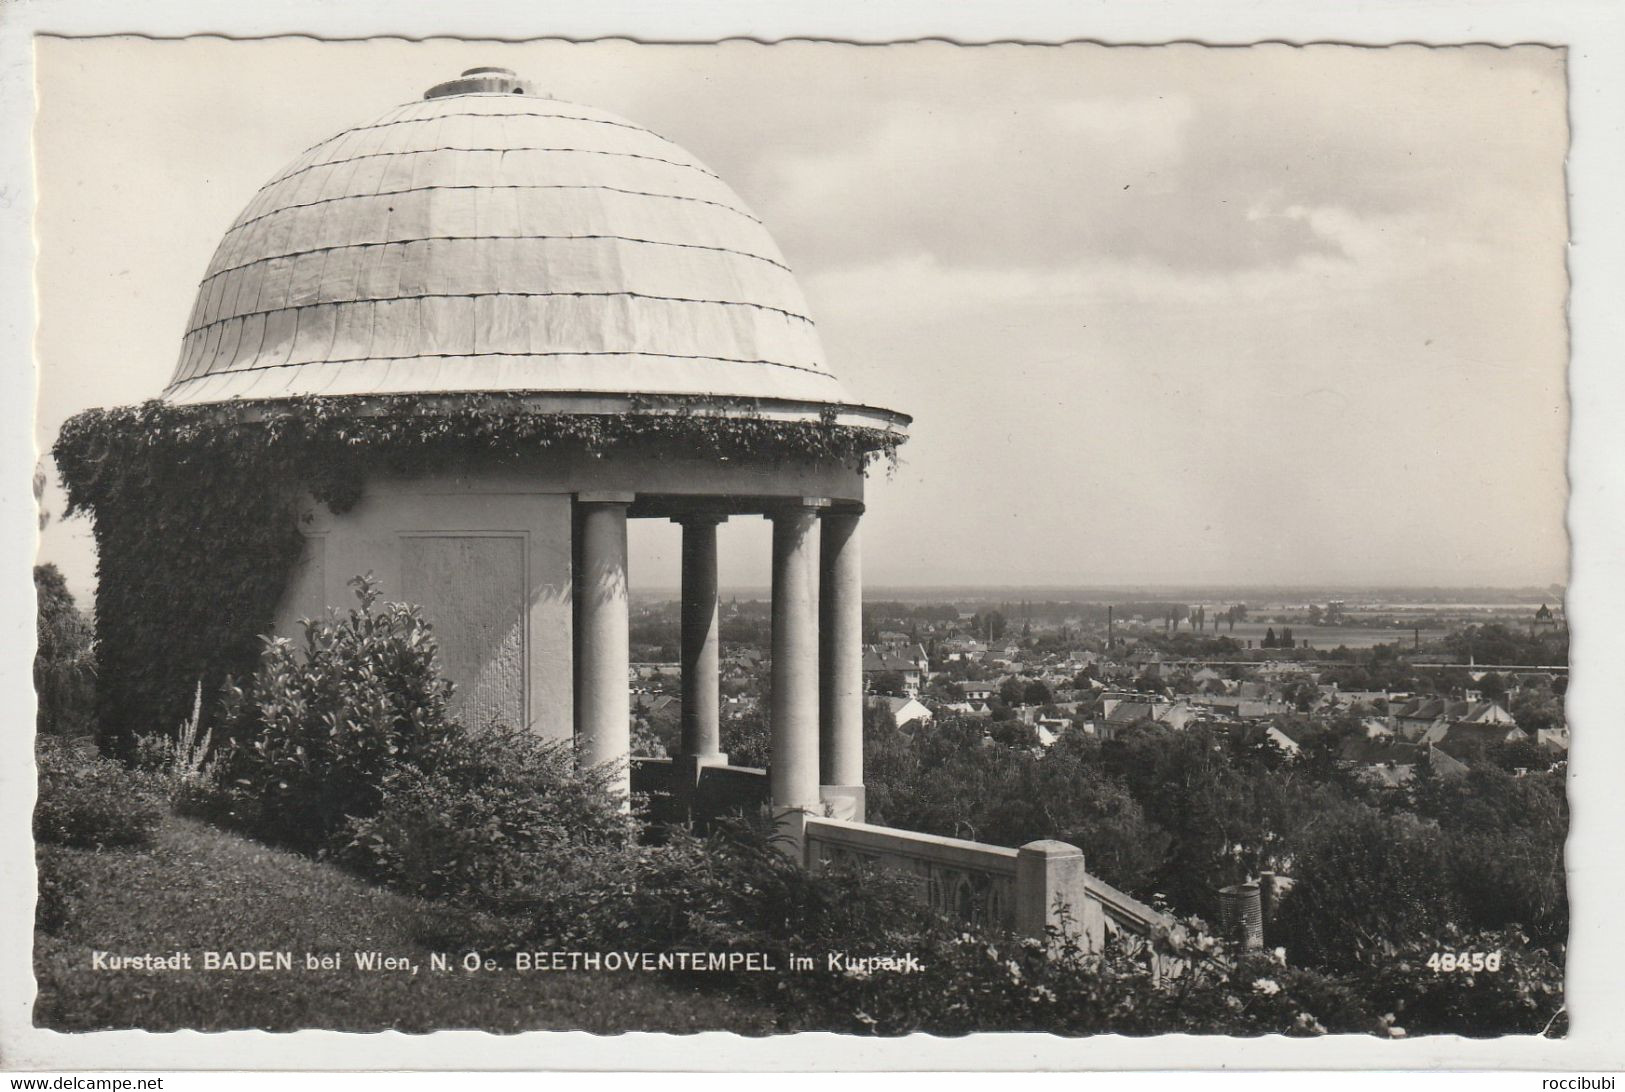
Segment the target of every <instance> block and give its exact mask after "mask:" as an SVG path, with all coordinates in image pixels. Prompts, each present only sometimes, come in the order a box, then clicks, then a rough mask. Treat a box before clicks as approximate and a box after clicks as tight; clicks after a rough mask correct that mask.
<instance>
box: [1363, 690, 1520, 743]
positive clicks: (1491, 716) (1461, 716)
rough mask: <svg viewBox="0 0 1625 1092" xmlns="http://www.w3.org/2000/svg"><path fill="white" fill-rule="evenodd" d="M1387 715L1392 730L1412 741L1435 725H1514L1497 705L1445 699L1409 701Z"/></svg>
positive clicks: (1507, 713) (1414, 699) (1419, 737)
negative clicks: (1391, 723) (1390, 721)
mask: <svg viewBox="0 0 1625 1092" xmlns="http://www.w3.org/2000/svg"><path fill="white" fill-rule="evenodd" d="M1391 715H1392V717H1393V720H1394V728H1395V730H1396V731H1398V733H1399V734H1400V735H1401V736H1403V737H1404V738H1405V739H1408V740H1413V741H1414V740H1419V739H1422V738H1423V737H1424V736H1425V735H1427V733H1428V731H1429V730H1430V729H1432V728H1433V727H1435V726H1436V725H1448V724H1503V725H1508V726H1511V725H1514V724H1516V723H1517V722H1516V721H1515V720H1514V719H1513V716H1512V714H1511V713H1509V712H1507V711H1506V710H1505V709H1503V708H1502V707H1501V705H1500V704H1499V703H1497V702H1493V701H1454V700H1451V699H1448V698H1413V699H1411V700H1410V701H1407V702H1404V703H1403V704H1400V705H1398V706H1395V707H1393V711H1392V713H1391Z"/></svg>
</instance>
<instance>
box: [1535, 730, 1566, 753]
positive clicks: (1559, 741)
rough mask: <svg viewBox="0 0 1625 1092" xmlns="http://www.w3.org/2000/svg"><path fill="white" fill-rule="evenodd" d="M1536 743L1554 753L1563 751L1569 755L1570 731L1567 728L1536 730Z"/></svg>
mask: <svg viewBox="0 0 1625 1092" xmlns="http://www.w3.org/2000/svg"><path fill="white" fill-rule="evenodd" d="M1535 742H1536V743H1538V744H1540V745H1541V746H1542V747H1545V748H1547V749H1548V750H1552V751H1562V752H1563V753H1564V754H1568V750H1569V730H1568V729H1567V728H1537V729H1535Z"/></svg>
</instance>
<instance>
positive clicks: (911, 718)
mask: <svg viewBox="0 0 1625 1092" xmlns="http://www.w3.org/2000/svg"><path fill="white" fill-rule="evenodd" d="M874 704H875V705H878V706H883V707H884V708H885V709H886V711H887V712H888V713H889V714H890V715H891V719H892V723H893V724H894V725H896V726H897V727H898V728H902V727H905V726H907V725H915V726H917V727H918V726H923V725H926V724H929V723H930V722H931V717H932V713H931V710H929V709H927V708H926V707H925V706H924V705H922V704H920V700H919V699H918V698H897V697H890V696H886V697H881V698H876V699H875V700H874Z"/></svg>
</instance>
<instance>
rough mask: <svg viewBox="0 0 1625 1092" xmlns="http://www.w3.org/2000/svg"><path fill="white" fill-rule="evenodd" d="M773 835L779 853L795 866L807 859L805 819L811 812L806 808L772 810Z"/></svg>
mask: <svg viewBox="0 0 1625 1092" xmlns="http://www.w3.org/2000/svg"><path fill="white" fill-rule="evenodd" d="M772 814H773V833H774V835H775V836H776V838H777V839H778V840H777V842H776V843H775V844H776V845H777V846H778V847H779V849H780V851H782V852H783V853H784V855H785V856H787V857H789V858H790V859H791V860H793V861H795V862H796V863H797V864H803V863H805V862H806V859H807V819H808V818H809V817H810V816H811V815H812V812H811V811H809V810H808V809H806V808H774V809H773V812H772Z"/></svg>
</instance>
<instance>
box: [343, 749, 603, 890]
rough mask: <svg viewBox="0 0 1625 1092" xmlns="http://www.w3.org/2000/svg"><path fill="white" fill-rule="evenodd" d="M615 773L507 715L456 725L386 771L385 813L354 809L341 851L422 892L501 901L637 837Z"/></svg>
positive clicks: (368, 870) (374, 872) (364, 867)
mask: <svg viewBox="0 0 1625 1092" xmlns="http://www.w3.org/2000/svg"><path fill="white" fill-rule="evenodd" d="M615 772H616V771H614V770H613V769H610V768H605V767H599V768H594V769H586V770H582V769H578V768H577V767H576V762H575V754H574V750H573V748H572V747H571V745H570V744H569V743H568V742H562V741H549V740H544V739H542V738H540V737H538V736H536V735H534V734H532V733H530V732H526V731H523V730H517V729H512V728H508V727H504V726H502V725H497V724H493V725H490V726H489V727H487V728H485V729H483V730H479V731H466V732H461V733H458V734H454V735H451V736H448V737H447V738H446V739H445V740H444V741H443V742H441V743H440V744H439V745H438V746H436V747H435V748H433V750H432V751H428V752H425V753H424V754H423V755H422V756H421V757H420V758H419V760H418V761H417V762H415V763H403V764H400V765H397V766H395V767H393V768H391V769H390V770H389V771H388V772H387V773H386V774H385V775H384V778H383V782H382V785H381V791H380V802H379V805H378V808H377V810H376V812H375V813H373V814H371V815H367V816H361V817H354V818H351V819H350V821H349V822H348V823H347V824H346V825H345V826H344V827H343V828H342V829H341V830H340V831H339V833H338V835H337V837H336V838H335V839H334V846H335V849H336V854H337V856H338V857H339V858H340V859H341V860H343V861H345V862H346V863H348V864H350V865H351V866H353V867H355V868H356V869H357V870H359V871H361V872H363V873H364V874H367V875H369V876H372V877H373V878H375V879H378V880H381V881H383V882H386V883H388V884H390V885H391V886H394V887H397V888H400V889H401V890H404V891H408V892H411V893H412V894H416V895H423V896H427V897H431V898H435V897H444V896H450V897H454V898H458V899H460V900H464V901H467V902H470V903H473V904H475V905H480V906H492V905H500V904H501V902H502V901H503V900H504V898H505V897H507V896H509V895H511V894H512V893H513V892H514V891H516V890H519V889H522V888H525V887H527V886H529V885H532V884H534V883H535V882H536V881H537V879H538V878H539V877H547V876H553V875H555V874H557V873H559V872H561V871H564V870H567V869H569V868H571V867H572V862H573V860H574V858H576V857H578V856H581V855H584V854H590V853H592V852H593V851H595V850H607V849H616V848H619V847H623V846H625V845H626V844H627V843H628V842H629V841H630V840H631V836H632V820H631V818H630V816H628V815H627V814H626V813H625V811H624V809H623V808H622V806H621V801H620V799H619V798H617V797H616V796H614V795H613V794H612V792H611V791H610V785H609V783H610V781H611V779H612V776H613V775H614V773H615Z"/></svg>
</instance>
